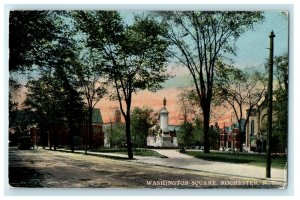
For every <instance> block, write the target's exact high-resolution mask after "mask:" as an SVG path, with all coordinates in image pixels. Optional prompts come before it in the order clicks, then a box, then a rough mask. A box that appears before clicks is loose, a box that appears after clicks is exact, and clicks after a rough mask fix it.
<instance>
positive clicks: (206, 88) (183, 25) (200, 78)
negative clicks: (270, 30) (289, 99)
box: [160, 11, 263, 153]
mask: <svg viewBox="0 0 300 200" xmlns="http://www.w3.org/2000/svg"><path fill="white" fill-rule="evenodd" d="M160 14H161V16H162V18H163V21H164V22H165V23H166V25H167V27H168V35H167V36H166V37H167V39H168V40H169V41H170V42H171V44H173V47H174V48H173V51H172V53H173V56H174V57H175V58H176V59H177V60H178V61H179V62H180V63H181V64H182V65H184V66H185V67H187V68H188V70H189V71H190V74H191V76H192V78H193V82H194V85H195V90H196V92H197V96H198V99H199V103H200V106H201V109H202V111H203V122H204V152H205V153H209V150H210V148H209V136H208V135H209V120H210V110H211V100H212V94H213V84H214V74H215V64H216V62H217V60H218V59H220V58H221V57H223V56H225V55H226V54H228V53H229V54H235V41H236V40H237V38H239V36H240V35H241V34H242V33H244V32H245V31H246V30H248V29H250V28H253V24H254V23H256V22H259V21H261V20H262V19H263V15H262V13H260V12H218V11H217V12H213V11H205V12H203V11H197V12H194V11H188V12H181V11H174V12H161V13H160Z"/></svg>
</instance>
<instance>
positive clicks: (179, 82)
mask: <svg viewBox="0 0 300 200" xmlns="http://www.w3.org/2000/svg"><path fill="white" fill-rule="evenodd" d="M272 30H273V31H274V33H275V38H274V56H279V55H282V54H284V53H287V51H288V18H287V14H286V13H282V12H265V20H264V22H262V23H259V24H256V26H255V27H254V30H250V31H247V32H246V33H244V34H243V35H242V36H241V37H240V38H239V39H238V40H237V43H236V46H237V52H236V53H237V55H236V56H234V57H230V58H231V59H232V60H233V63H232V64H233V65H234V66H236V67H238V68H249V67H251V68H253V67H254V68H256V69H259V68H264V65H265V63H266V62H267V59H268V56H269V50H268V48H269V41H270V40H269V35H270V33H271V31H272ZM169 68H170V71H171V72H172V73H173V74H175V75H176V76H175V77H173V78H170V79H169V80H167V81H166V82H165V83H163V84H162V85H163V87H164V89H162V90H160V91H158V92H156V93H151V92H149V91H143V92H140V93H138V94H136V95H134V96H133V102H132V108H133V107H135V106H138V107H143V106H146V107H150V108H152V109H153V110H154V111H159V110H160V109H161V108H162V101H163V98H164V97H166V99H167V101H168V102H167V106H166V107H167V109H168V111H169V124H180V123H181V121H180V120H179V116H180V113H179V104H178V100H177V95H179V93H180V89H179V88H182V87H187V86H189V85H191V83H192V79H191V77H190V76H189V74H188V71H187V69H186V68H183V67H180V66H176V65H174V64H173V65H171V66H169ZM96 107H97V108H100V110H101V113H102V117H103V119H104V122H109V115H111V113H112V112H113V111H112V110H113V108H115V107H118V102H110V101H109V100H107V99H103V100H101V101H100V102H99V103H98V104H97V105H96ZM231 113H232V111H231V110H228V112H224V116H223V117H221V118H220V119H219V120H218V121H219V124H224V122H225V123H226V124H228V122H230V120H231V115H232V114H231Z"/></svg>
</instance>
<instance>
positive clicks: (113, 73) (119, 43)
mask: <svg viewBox="0 0 300 200" xmlns="http://www.w3.org/2000/svg"><path fill="white" fill-rule="evenodd" d="M73 16H74V19H75V21H76V22H77V24H76V26H77V28H78V29H79V30H81V31H82V32H84V33H85V34H86V35H87V37H88V46H90V47H92V48H96V49H97V50H98V51H99V52H100V53H101V54H102V55H103V66H104V68H103V70H104V71H105V74H106V78H107V80H108V81H109V82H111V83H112V84H113V86H114V88H115V93H112V94H111V95H110V97H111V99H113V100H118V101H119V105H120V109H121V113H122V115H123V116H124V118H125V122H126V139H127V141H126V142H127V147H128V157H129V158H133V156H132V155H133V154H132V141H131V131H130V128H131V125H130V123H131V121H130V118H131V116H130V115H131V100H132V93H134V92H137V91H139V90H145V89H148V90H150V91H156V90H158V89H160V88H161V85H160V84H161V83H162V82H163V81H165V80H166V79H167V78H168V75H167V74H166V68H165V64H166V62H167V56H168V55H167V46H168V42H167V41H166V40H165V39H164V38H162V37H161V34H163V32H164V29H163V27H162V26H161V24H159V23H157V22H156V21H154V20H153V19H151V18H149V17H145V18H141V17H135V19H134V22H133V25H127V26H124V24H123V22H122V18H121V17H120V14H119V13H118V12H116V11H78V12H74V13H73ZM122 102H124V103H125V104H122ZM123 105H125V106H123Z"/></svg>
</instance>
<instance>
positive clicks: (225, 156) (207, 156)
mask: <svg viewBox="0 0 300 200" xmlns="http://www.w3.org/2000/svg"><path fill="white" fill-rule="evenodd" d="M186 154H188V155H191V156H194V157H196V158H201V159H203V160H211V161H220V162H227V163H244V164H251V165H256V166H266V155H262V154H251V153H238V154H237V156H236V155H235V154H233V153H232V152H231V153H228V152H210V153H203V152H202V151H186ZM286 162H287V156H286V155H283V156H279V155H272V167H274V168H281V169H283V168H284V167H285V164H286Z"/></svg>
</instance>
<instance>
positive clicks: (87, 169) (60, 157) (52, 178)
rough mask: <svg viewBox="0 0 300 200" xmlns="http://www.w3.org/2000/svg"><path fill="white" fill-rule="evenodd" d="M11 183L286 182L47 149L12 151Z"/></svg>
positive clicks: (248, 185) (77, 185)
mask: <svg viewBox="0 0 300 200" xmlns="http://www.w3.org/2000/svg"><path fill="white" fill-rule="evenodd" d="M8 178H9V184H10V185H11V186H12V187H30V188H32V187H35V188H39V187H43V188H45V187H46V188H179V189H181V188H282V183H278V182H271V181H264V180H261V179H247V178H240V177H232V176H231V177H228V176H225V175H224V176H223V175H219V174H218V175H216V174H213V173H204V172H199V171H193V170H183V169H176V168H169V167H160V166H155V165H150V164H143V163H135V162H129V161H127V160H115V159H109V158H103V157H99V156H91V155H82V154H76V153H66V152H56V151H50V150H43V149H34V150H18V149H16V148H10V149H9V173H8Z"/></svg>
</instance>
